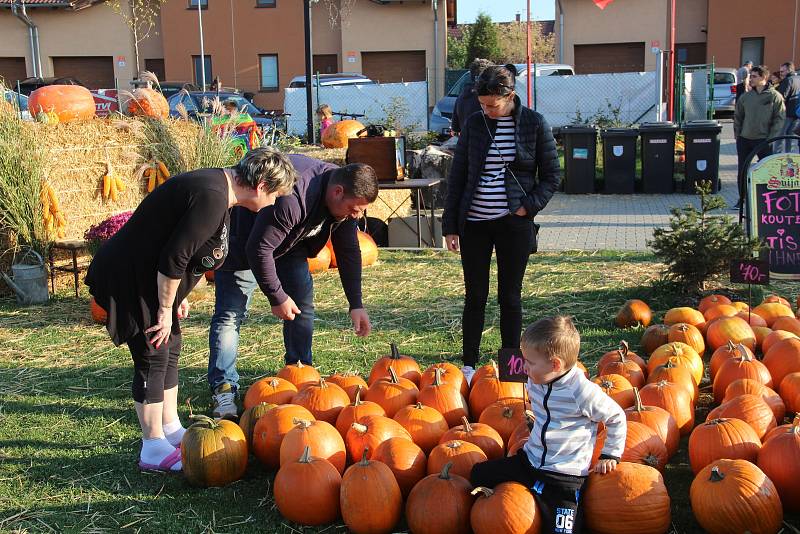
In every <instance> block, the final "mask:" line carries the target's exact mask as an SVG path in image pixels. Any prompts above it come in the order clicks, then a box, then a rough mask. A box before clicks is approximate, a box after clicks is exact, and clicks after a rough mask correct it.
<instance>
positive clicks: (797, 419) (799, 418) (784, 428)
mask: <svg viewBox="0 0 800 534" xmlns="http://www.w3.org/2000/svg"><path fill="white" fill-rule="evenodd" d="M795 424H797V425H800V413H797V414H795V416H794V420H793V421H792V422H791V423H786V424H785V425H780V426H776V427H775V428H773V429H772V430H770V431H769V432H767V433H766V434H764V438H763V439H762V440H761V443H762V444H764V443H766V442H768V441H769V440H771V439H772V438H774V437H775V436H777V435H779V434H783V433H784V432H788V431H789V430H791V429H792V427H793V426H794V425H795Z"/></svg>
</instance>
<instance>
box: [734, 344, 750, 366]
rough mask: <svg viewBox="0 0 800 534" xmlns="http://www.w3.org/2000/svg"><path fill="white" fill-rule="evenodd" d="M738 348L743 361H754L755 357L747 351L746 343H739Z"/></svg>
mask: <svg viewBox="0 0 800 534" xmlns="http://www.w3.org/2000/svg"><path fill="white" fill-rule="evenodd" d="M737 349H738V350H739V354H741V355H742V361H743V362H752V361H753V357H752V356H750V353H749V352H747V351H746V350H744V345H742V344H741V343H739V345H737Z"/></svg>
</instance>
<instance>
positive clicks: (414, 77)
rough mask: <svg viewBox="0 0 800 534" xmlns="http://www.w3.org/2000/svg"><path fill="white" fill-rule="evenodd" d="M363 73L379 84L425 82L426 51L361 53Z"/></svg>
mask: <svg viewBox="0 0 800 534" xmlns="http://www.w3.org/2000/svg"><path fill="white" fill-rule="evenodd" d="M361 61H362V72H363V73H364V75H365V76H367V77H368V78H369V79H371V80H373V81H375V82H378V83H395V82H423V81H425V79H426V76H425V51H424V50H407V51H403V52H361Z"/></svg>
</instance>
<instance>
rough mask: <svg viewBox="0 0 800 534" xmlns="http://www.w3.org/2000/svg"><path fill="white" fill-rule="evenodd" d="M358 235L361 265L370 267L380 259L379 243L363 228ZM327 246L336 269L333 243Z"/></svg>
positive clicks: (332, 264)
mask: <svg viewBox="0 0 800 534" xmlns="http://www.w3.org/2000/svg"><path fill="white" fill-rule="evenodd" d="M326 131H327V130H326ZM356 237H357V238H358V247H359V249H360V250H361V266H362V267H368V266H370V265H372V264H373V263H375V262H376V261H377V260H378V245H377V244H376V243H375V240H374V239H372V236H370V235H369V234H368V233H366V232H362V231H361V230H358V231H357V232H356ZM325 246H326V247H327V248H328V252H330V255H331V264H330V268H331V269H336V268H337V267H338V264H337V263H336V253H335V252H334V250H333V243H331V242H330V241H328V243H327V244H326V245H325Z"/></svg>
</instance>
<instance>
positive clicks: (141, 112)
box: [128, 87, 169, 119]
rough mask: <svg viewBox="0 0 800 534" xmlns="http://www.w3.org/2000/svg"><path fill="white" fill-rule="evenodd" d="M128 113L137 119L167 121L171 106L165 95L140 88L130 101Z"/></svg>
mask: <svg viewBox="0 0 800 534" xmlns="http://www.w3.org/2000/svg"><path fill="white" fill-rule="evenodd" d="M128 113H129V114H130V115H134V116H136V117H151V118H154V119H166V118H167V117H169V104H167V99H166V98H164V95H162V94H161V93H159V92H158V91H156V90H155V89H150V88H148V87H140V88H139V89H136V90H135V91H134V92H133V93H132V95H131V99H130V100H128Z"/></svg>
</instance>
